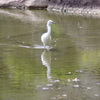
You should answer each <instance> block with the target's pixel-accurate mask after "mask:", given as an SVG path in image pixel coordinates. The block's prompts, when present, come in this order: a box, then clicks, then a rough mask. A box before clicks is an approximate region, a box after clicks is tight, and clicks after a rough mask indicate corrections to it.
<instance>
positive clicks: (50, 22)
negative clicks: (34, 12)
mask: <svg viewBox="0 0 100 100" xmlns="http://www.w3.org/2000/svg"><path fill="white" fill-rule="evenodd" d="M47 23H48V24H55V22H53V21H52V20H48V22H47Z"/></svg>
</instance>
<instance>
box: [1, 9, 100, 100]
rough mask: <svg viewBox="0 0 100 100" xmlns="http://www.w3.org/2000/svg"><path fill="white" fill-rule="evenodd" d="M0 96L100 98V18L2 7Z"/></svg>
mask: <svg viewBox="0 0 100 100" xmlns="http://www.w3.org/2000/svg"><path fill="white" fill-rule="evenodd" d="M49 19H51V20H53V21H54V22H56V23H57V24H55V25H52V46H53V49H52V50H50V51H47V50H43V49H35V48H34V46H35V45H38V46H41V45H42V43H41V40H40V37H41V35H42V33H44V32H45V31H46V22H47V20H49ZM0 100H100V19H96V18H92V17H90V18H89V17H77V16H72V15H67V14H59V13H52V12H47V11H41V10H40V11H39V10H38V11H36V10H3V9H0Z"/></svg>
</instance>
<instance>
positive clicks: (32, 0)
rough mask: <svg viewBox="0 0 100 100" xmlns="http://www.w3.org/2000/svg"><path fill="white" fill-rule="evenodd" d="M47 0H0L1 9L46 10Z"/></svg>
mask: <svg viewBox="0 0 100 100" xmlns="http://www.w3.org/2000/svg"><path fill="white" fill-rule="evenodd" d="M47 6H48V0H0V7H1V8H46V7H47Z"/></svg>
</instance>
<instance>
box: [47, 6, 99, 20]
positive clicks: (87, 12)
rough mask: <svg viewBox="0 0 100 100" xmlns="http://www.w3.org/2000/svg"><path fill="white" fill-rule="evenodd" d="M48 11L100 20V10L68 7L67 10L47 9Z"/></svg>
mask: <svg viewBox="0 0 100 100" xmlns="http://www.w3.org/2000/svg"><path fill="white" fill-rule="evenodd" d="M47 10H48V11H53V12H59V13H60V12H61V13H65V14H69V15H75V16H92V17H96V18H100V8H78V7H67V8H66V10H61V9H56V8H55V9H54V8H53V9H51V8H47Z"/></svg>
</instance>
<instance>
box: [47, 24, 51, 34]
mask: <svg viewBox="0 0 100 100" xmlns="http://www.w3.org/2000/svg"><path fill="white" fill-rule="evenodd" d="M47 33H48V34H49V35H50V34H51V26H50V25H48V24H47Z"/></svg>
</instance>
